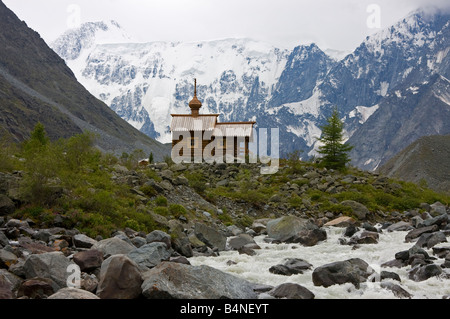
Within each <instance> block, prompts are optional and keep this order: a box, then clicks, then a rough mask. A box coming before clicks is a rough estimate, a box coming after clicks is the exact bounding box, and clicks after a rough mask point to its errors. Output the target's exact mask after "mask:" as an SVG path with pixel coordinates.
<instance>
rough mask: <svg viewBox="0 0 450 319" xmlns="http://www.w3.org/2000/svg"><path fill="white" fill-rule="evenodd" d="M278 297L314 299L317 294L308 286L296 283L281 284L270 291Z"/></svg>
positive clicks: (271, 294)
mask: <svg viewBox="0 0 450 319" xmlns="http://www.w3.org/2000/svg"><path fill="white" fill-rule="evenodd" d="M268 294H269V295H270V296H272V297H275V298H277V299H281V298H283V299H314V298H315V295H314V294H313V293H312V292H311V291H310V290H308V289H307V288H305V287H303V286H301V285H299V284H294V283H284V284H281V285H279V286H277V287H275V288H273V289H272V290H270V291H269V292H268Z"/></svg>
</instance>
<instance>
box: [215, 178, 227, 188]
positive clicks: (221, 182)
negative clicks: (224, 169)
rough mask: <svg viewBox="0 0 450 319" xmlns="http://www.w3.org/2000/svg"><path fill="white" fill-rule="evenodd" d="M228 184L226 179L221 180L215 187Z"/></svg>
mask: <svg viewBox="0 0 450 319" xmlns="http://www.w3.org/2000/svg"><path fill="white" fill-rule="evenodd" d="M228 184H230V181H229V180H228V179H226V178H225V179H223V180H221V181H218V182H217V183H216V186H217V187H220V186H228Z"/></svg>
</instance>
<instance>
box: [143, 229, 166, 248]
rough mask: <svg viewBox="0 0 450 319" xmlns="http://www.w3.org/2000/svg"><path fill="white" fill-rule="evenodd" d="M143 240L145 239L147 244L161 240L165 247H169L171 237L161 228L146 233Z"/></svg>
mask: <svg viewBox="0 0 450 319" xmlns="http://www.w3.org/2000/svg"><path fill="white" fill-rule="evenodd" d="M145 240H146V241H147V244H150V243H153V242H161V243H165V244H166V246H167V248H171V246H172V245H171V237H170V235H169V234H167V233H166V232H163V231H162V230H154V231H152V232H151V233H149V234H147V236H146V237H145Z"/></svg>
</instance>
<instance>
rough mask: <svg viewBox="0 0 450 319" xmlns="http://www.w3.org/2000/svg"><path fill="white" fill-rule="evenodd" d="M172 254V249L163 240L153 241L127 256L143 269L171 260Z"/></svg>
mask: <svg viewBox="0 0 450 319" xmlns="http://www.w3.org/2000/svg"><path fill="white" fill-rule="evenodd" d="M171 255H172V249H168V248H167V245H166V244H165V243H162V242H152V243H150V244H145V245H143V246H141V247H139V248H136V249H134V250H132V251H130V252H129V253H128V254H127V256H128V257H129V258H130V259H131V260H133V261H134V262H135V263H136V264H137V265H138V266H139V268H140V269H141V270H142V271H146V270H149V269H150V268H153V267H155V266H156V265H158V264H160V263H161V262H162V261H166V260H169V258H170V256H171Z"/></svg>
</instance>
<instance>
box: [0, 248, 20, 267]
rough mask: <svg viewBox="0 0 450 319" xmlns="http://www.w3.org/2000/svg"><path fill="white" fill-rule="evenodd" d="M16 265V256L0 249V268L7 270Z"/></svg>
mask: <svg viewBox="0 0 450 319" xmlns="http://www.w3.org/2000/svg"><path fill="white" fill-rule="evenodd" d="M15 263H17V256H16V255H14V254H13V253H12V252H10V251H8V250H6V249H0V268H9V266H11V265H13V264H15Z"/></svg>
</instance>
